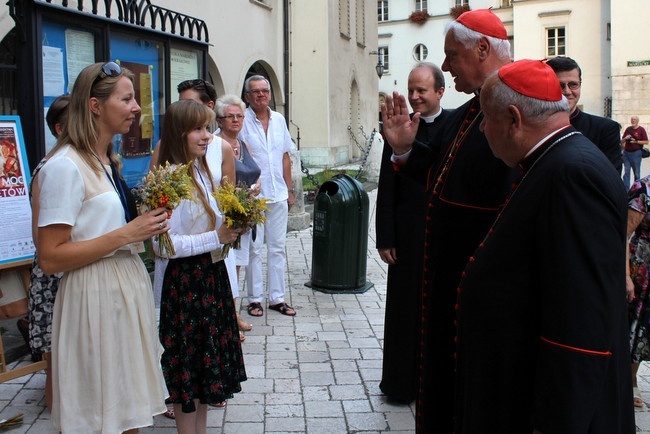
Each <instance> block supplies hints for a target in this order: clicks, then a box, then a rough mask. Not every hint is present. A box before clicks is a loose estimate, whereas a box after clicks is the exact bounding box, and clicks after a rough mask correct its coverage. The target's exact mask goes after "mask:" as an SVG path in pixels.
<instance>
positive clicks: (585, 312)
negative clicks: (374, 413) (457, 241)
mask: <svg viewBox="0 0 650 434" xmlns="http://www.w3.org/2000/svg"><path fill="white" fill-rule="evenodd" d="M570 133H574V134H573V135H570V136H568V137H566V136H567V134H570ZM560 138H563V140H561V141H559V142H557V144H555V145H552V144H553V143H554V142H556V141H557V140H558V139H560ZM521 166H522V172H523V173H524V175H523V178H522V180H521V181H520V182H519V184H518V186H517V187H516V189H515V190H514V193H513V194H512V196H511V198H510V199H509V201H508V203H507V205H506V207H505V208H504V210H503V212H502V214H501V215H500V217H499V218H498V220H497V221H496V223H495V225H494V227H493V228H492V229H491V230H490V232H489V234H488V236H487V237H486V238H485V240H484V242H483V243H482V244H481V247H480V248H479V249H477V251H476V252H475V254H474V255H473V257H472V258H470V260H469V262H468V264H467V267H466V269H465V271H464V278H463V280H462V282H461V284H460V287H459V296H458V353H457V360H458V373H457V379H458V389H457V392H458V393H457V398H456V401H457V416H456V418H457V421H456V422H457V430H456V432H457V433H459V434H460V433H478V432H494V433H504V434H510V433H513V434H515V433H517V434H518V433H531V432H532V429H533V428H534V429H537V430H540V431H541V432H542V433H544V434H564V433H566V434H580V433H592V434H612V433H616V434H621V433H633V432H635V425H634V413H633V408H632V387H631V374H630V372H631V371H630V350H629V342H628V336H627V335H628V333H627V319H626V301H625V248H626V247H625V233H626V218H627V209H626V207H627V200H626V194H625V188H624V187H623V185H622V182H621V179H620V175H619V174H618V173H617V172H616V171H615V170H614V169H613V168H612V164H611V163H610V162H609V161H607V159H606V158H604V156H603V154H602V153H600V152H599V151H598V150H597V149H596V148H595V147H594V146H593V144H592V143H591V142H589V140H587V139H586V138H585V137H584V136H582V135H581V134H579V133H576V130H575V129H574V128H573V127H567V128H566V129H564V130H562V131H560V132H559V133H557V134H556V135H555V136H554V137H552V138H551V139H549V140H548V141H547V142H546V143H545V144H544V145H542V146H541V147H540V148H538V149H537V150H536V151H535V152H534V153H533V154H532V155H531V156H529V157H528V158H527V159H526V160H524V162H523V163H522V165H521ZM431 432H435V431H431Z"/></svg>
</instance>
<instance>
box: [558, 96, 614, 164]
mask: <svg viewBox="0 0 650 434" xmlns="http://www.w3.org/2000/svg"><path fill="white" fill-rule="evenodd" d="M571 125H573V126H574V127H575V129H576V130H578V131H580V132H581V133H582V134H583V135H584V136H585V137H586V138H588V139H589V140H590V141H591V142H592V143H593V144H595V145H596V146H597V147H598V149H600V150H601V152H602V153H603V154H605V157H607V159H608V160H609V161H610V162H611V163H612V164H613V165H614V168H615V169H616V170H617V171H618V173H619V175H620V173H621V168H622V167H623V154H622V149H621V126H620V125H619V124H618V122H616V121H613V120H611V119H608V118H603V117H600V116H596V115H592V114H589V113H585V112H583V111H581V110H580V109H579V108H577V107H576V109H575V111H574V112H573V114H572V115H571Z"/></svg>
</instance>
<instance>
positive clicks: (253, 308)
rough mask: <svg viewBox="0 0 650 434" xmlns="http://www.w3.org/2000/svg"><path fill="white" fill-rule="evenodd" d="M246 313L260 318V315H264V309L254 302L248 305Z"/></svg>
mask: <svg viewBox="0 0 650 434" xmlns="http://www.w3.org/2000/svg"><path fill="white" fill-rule="evenodd" d="M246 311H247V312H248V314H249V315H250V316H262V315H264V309H263V308H262V304H261V303H258V302H256V301H254V302H252V303H251V304H249V305H248V308H246Z"/></svg>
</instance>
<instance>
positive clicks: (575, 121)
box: [546, 56, 623, 174]
mask: <svg viewBox="0 0 650 434" xmlns="http://www.w3.org/2000/svg"><path fill="white" fill-rule="evenodd" d="M546 63H547V64H548V65H549V66H550V67H551V68H553V71H555V75H556V76H557V78H558V80H559V81H560V86H561V87H562V94H563V95H564V96H565V97H566V99H567V101H568V102H569V109H570V114H569V116H570V120H571V125H573V126H574V127H575V128H576V130H578V131H580V132H581V133H582V134H584V135H585V137H586V138H588V139H589V140H591V142H592V143H594V144H595V145H596V146H597V147H598V149H600V150H601V151H602V153H603V154H605V156H606V157H607V159H608V160H609V161H611V163H612V165H613V166H614V168H615V169H616V170H617V171H618V173H619V174H620V173H621V167H622V166H623V156H622V154H621V145H620V132H621V127H620V125H619V124H618V122H615V121H613V120H611V119H608V118H603V117H600V116H595V115H592V114H589V113H585V112H583V111H582V110H580V108H579V107H578V102H579V101H580V93H581V90H582V70H581V69H580V66H578V63H577V62H576V61H575V60H573V59H572V58H570V57H563V56H560V57H554V58H552V59H549V60H548V61H547V62H546Z"/></svg>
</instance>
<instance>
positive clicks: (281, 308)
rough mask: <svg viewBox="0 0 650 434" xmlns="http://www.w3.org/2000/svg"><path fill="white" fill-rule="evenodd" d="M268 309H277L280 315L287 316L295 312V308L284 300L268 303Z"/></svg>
mask: <svg viewBox="0 0 650 434" xmlns="http://www.w3.org/2000/svg"><path fill="white" fill-rule="evenodd" d="M269 309H271V310H275V311H278V312H280V313H281V314H282V315H287V316H294V315H295V314H296V310H295V309H294V308H292V307H291V306H289V305H288V304H287V303H285V302H284V301H283V302H282V303H278V304H270V305H269Z"/></svg>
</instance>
